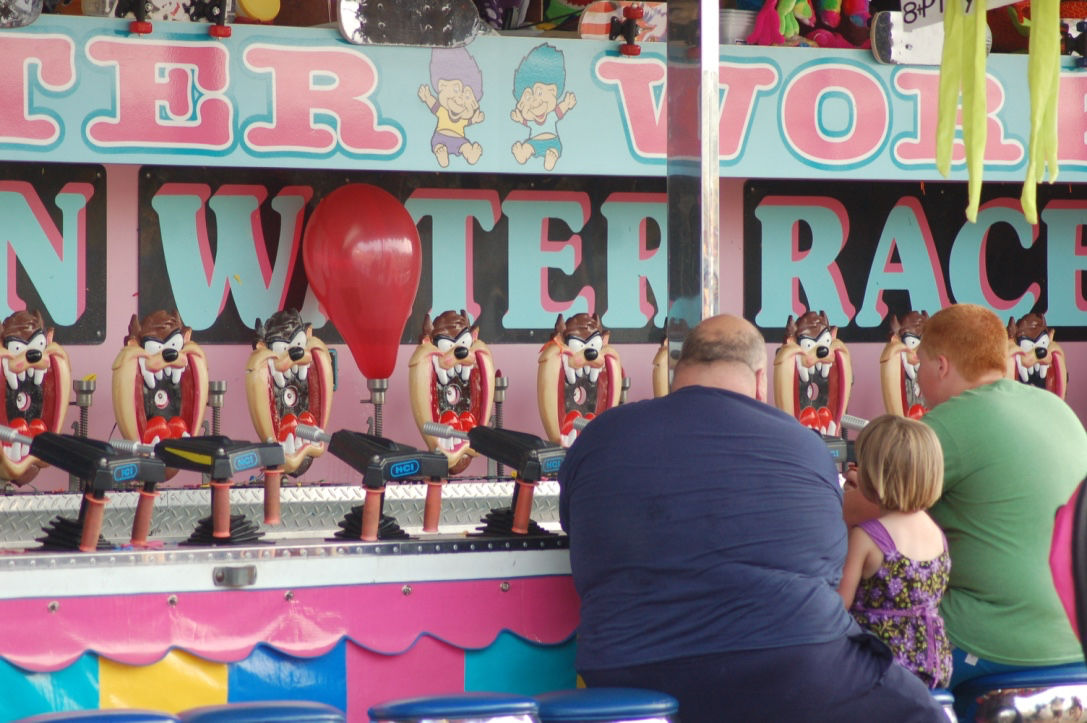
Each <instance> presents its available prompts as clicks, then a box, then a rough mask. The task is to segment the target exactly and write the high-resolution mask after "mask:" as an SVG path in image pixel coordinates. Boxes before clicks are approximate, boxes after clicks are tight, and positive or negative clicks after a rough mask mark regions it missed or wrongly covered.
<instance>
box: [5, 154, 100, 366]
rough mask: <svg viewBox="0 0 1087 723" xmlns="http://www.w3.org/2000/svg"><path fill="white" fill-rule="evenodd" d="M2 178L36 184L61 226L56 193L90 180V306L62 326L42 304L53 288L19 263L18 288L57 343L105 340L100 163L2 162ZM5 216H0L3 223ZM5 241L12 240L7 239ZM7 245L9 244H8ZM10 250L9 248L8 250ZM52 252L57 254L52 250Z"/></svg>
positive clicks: (87, 291) (87, 216)
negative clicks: (36, 282) (38, 284)
mask: <svg viewBox="0 0 1087 723" xmlns="http://www.w3.org/2000/svg"><path fill="white" fill-rule="evenodd" d="M0 178H3V180H5V181H21V182H25V183H28V184H30V185H31V186H33V188H34V190H35V191H36V192H37V194H38V196H39V197H40V198H41V201H42V206H43V207H44V208H45V211H46V213H47V214H48V215H49V219H50V220H51V221H52V223H53V225H54V226H56V227H57V228H58V229H63V227H64V226H63V224H64V216H63V214H62V212H61V210H60V209H59V208H57V205H56V203H55V199H56V196H57V194H58V193H60V191H61V190H62V189H63V188H64V186H65V185H67V184H69V183H87V184H90V186H91V187H92V188H93V192H92V194H91V197H90V198H89V199H88V200H87V205H86V207H85V209H84V211H85V217H84V218H85V222H86V248H85V253H86V256H85V260H86V269H85V273H84V278H85V280H86V288H84V289H83V290H82V292H83V293H84V294H85V299H86V306H85V308H84V311H83V313H82V314H81V315H80V317H79V318H78V319H77V320H76V322H75V323H74V324H72V325H71V326H61V325H59V324H57V323H56V321H54V320H53V318H52V317H51V316H50V315H49V310H48V308H46V306H45V304H44V303H43V302H42V297H43V295H44V296H45V297H48V296H49V295H50V290H49V289H41V290H39V289H36V288H35V287H34V285H33V283H31V280H30V277H29V276H28V275H27V273H26V269H25V268H23V265H22V264H21V263H19V262H18V261H17V262H16V264H15V274H14V277H15V291H16V293H17V294H18V296H19V298H20V299H22V300H23V301H24V302H26V308H27V310H28V311H40V312H41V315H42V318H43V319H44V320H45V323H46V326H47V327H48V326H51V327H53V328H54V329H55V330H56V335H55V337H54V338H55V341H56V342H57V343H59V344H61V345H66V344H101V343H102V342H104V341H105V340H106V284H107V278H106V269H107V263H106V261H107V254H106V250H107V244H106V172H105V168H104V167H102V166H99V165H77V164H65V163H48V164H45V163H4V164H3V167H2V170H0ZM2 222H3V219H0V223H2ZM3 240H4V241H7V240H8V239H6V238H5V239H3ZM5 245H6V244H5ZM5 253H6V251H5ZM49 253H53V252H52V251H50V252H49Z"/></svg>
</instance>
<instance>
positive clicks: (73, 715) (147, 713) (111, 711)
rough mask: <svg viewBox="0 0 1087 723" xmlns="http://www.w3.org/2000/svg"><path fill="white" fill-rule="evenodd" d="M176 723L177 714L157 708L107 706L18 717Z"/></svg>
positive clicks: (36, 721) (38, 721) (48, 722)
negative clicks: (99, 708) (100, 708)
mask: <svg viewBox="0 0 1087 723" xmlns="http://www.w3.org/2000/svg"><path fill="white" fill-rule="evenodd" d="M62 721H78V722H79V723H92V722H93V723H177V716H174V715H170V714H169V713H163V712H162V711H158V710H143V709H140V708H108V709H106V710H66V711H61V712H59V713H42V714H41V715H35V716H30V717H29V718H20V719H19V723H61V722H62Z"/></svg>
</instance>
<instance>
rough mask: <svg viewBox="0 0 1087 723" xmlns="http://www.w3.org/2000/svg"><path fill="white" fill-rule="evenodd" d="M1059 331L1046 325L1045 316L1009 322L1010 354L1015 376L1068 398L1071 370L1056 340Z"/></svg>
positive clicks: (1039, 315)
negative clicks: (1069, 373)
mask: <svg viewBox="0 0 1087 723" xmlns="http://www.w3.org/2000/svg"><path fill="white" fill-rule="evenodd" d="M1055 337H1056V332H1055V331H1054V330H1053V329H1050V328H1049V326H1048V325H1047V324H1046V320H1045V316H1043V315H1042V314H1036V313H1030V314H1027V315H1026V316H1024V317H1022V318H1021V319H1019V321H1018V322H1016V321H1014V320H1012V319H1008V355H1009V357H1010V358H1011V362H1012V364H1011V367H1012V369H1011V373H1012V374H1013V375H1014V377H1015V378H1016V379H1018V380H1019V381H1021V382H1023V383H1024V384H1032V385H1034V386H1036V387H1039V388H1041V389H1048V390H1049V391H1051V392H1053V393H1054V394H1057V395H1058V396H1060V397H1062V398H1063V397H1064V395H1065V392H1066V386H1067V379H1068V376H1067V375H1068V370H1067V368H1066V367H1065V363H1064V351H1063V350H1062V349H1061V347H1060V345H1059V344H1057V342H1056V341H1055Z"/></svg>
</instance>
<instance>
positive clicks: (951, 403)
mask: <svg viewBox="0 0 1087 723" xmlns="http://www.w3.org/2000/svg"><path fill="white" fill-rule="evenodd" d="M922 419H923V421H924V422H926V423H927V424H928V425H929V426H930V427H932V429H933V430H934V431H935V432H936V435H937V436H938V437H939V438H940V444H941V446H942V447H943V451H944V466H945V472H944V490H943V494H942V496H941V497H940V501H939V502H937V503H936V505H935V506H934V507H933V508H932V510H931V513H932V517H933V518H934V519H935V520H936V522H937V523H938V524H939V525H940V527H942V528H943V530H944V532H945V534H946V535H947V542H948V547H949V549H950V552H951V580H950V583H949V585H948V590H947V593H946V594H945V595H944V599H943V603H942V604H941V606H940V612H941V613H942V614H943V617H944V621H945V623H946V625H947V634H948V637H949V638H950V639H951V642H952V643H953V644H954V645H955V646H956V647H959V648H962V649H963V650H965V651H966V652H967V653H973V654H974V655H977V656H979V657H981V658H986V659H988V660H992V661H995V662H998V663H1004V664H1006V665H1021V666H1036V665H1056V664H1059V663H1068V662H1072V661H1076V660H1081V659H1082V658H1083V653H1082V650H1081V648H1080V644H1079V641H1078V640H1077V639H1076V636H1075V634H1074V633H1073V631H1072V626H1071V625H1070V624H1069V622H1068V618H1067V616H1066V615H1065V612H1064V608H1063V607H1062V606H1061V603H1060V600H1059V599H1058V598H1057V592H1056V590H1055V588H1054V587H1053V579H1052V577H1051V575H1050V571H1049V546H1050V538H1051V537H1052V535H1053V518H1054V515H1055V513H1056V511H1057V508H1058V507H1060V506H1061V505H1062V504H1064V503H1065V502H1067V501H1068V498H1069V497H1070V496H1071V494H1072V492H1073V491H1074V490H1075V488H1076V485H1078V484H1079V482H1080V481H1081V480H1083V478H1084V477H1085V476H1087V432H1084V429H1083V425H1082V424H1081V423H1080V421H1079V419H1078V418H1077V417H1076V414H1075V412H1073V411H1072V409H1071V407H1069V406H1068V405H1067V404H1065V403H1064V401H1063V400H1061V399H1060V398H1059V397H1058V396H1057V395H1055V394H1053V393H1051V392H1047V391H1044V390H1042V389H1038V388H1036V387H1032V386H1030V385H1027V384H1022V383H1020V382H1018V381H1012V380H1008V379H1002V380H1000V381H997V382H994V383H992V384H986V385H984V386H981V387H978V388H976V389H971V390H969V391H966V392H964V393H962V394H959V395H958V396H955V397H952V398H951V399H949V400H947V401H946V402H944V403H943V404H940V405H938V406H937V407H935V408H934V409H932V410H931V411H930V412H929V413H928V414H926V415H925V416H924V417H923V418H922Z"/></svg>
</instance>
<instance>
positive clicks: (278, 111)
mask: <svg viewBox="0 0 1087 723" xmlns="http://www.w3.org/2000/svg"><path fill="white" fill-rule="evenodd" d="M245 63H246V65H247V66H248V67H250V68H252V69H253V70H254V71H256V72H258V73H269V74H270V75H271V76H272V119H271V121H269V122H258V123H252V124H250V125H249V126H248V127H247V128H246V129H245V140H246V143H248V144H249V145H250V146H252V147H253V149H254V150H258V151H296V152H308V153H327V152H329V151H332V150H333V149H335V148H336V146H337V144H338V145H340V146H342V147H343V149H344V150H346V151H348V152H350V153H359V154H374V155H391V154H393V153H396V152H397V151H399V150H400V148H401V146H402V144H403V137H402V136H401V133H400V131H398V130H397V129H396V128H394V127H393V126H390V125H380V124H379V123H378V120H377V109H376V108H375V107H374V105H373V103H372V102H371V101H370V100H369V97H370V95H371V94H372V93H373V92H374V91H375V90H376V89H377V84H378V77H377V69H376V68H375V67H374V65H373V63H371V62H370V60H369V58H367V57H366V56H365V55H364V54H362V53H360V52H357V51H354V50H339V49H313V48H289V47H282V46H267V45H253V46H251V47H249V48H248V49H247V50H246V51H245ZM316 113H322V114H326V115H328V116H332V117H334V118H335V119H336V121H335V123H334V124H333V123H329V122H319V121H317V120H316V119H315V117H314V116H315V114H316Z"/></svg>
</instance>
